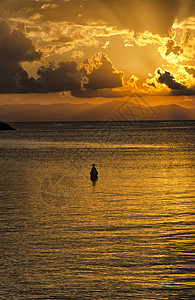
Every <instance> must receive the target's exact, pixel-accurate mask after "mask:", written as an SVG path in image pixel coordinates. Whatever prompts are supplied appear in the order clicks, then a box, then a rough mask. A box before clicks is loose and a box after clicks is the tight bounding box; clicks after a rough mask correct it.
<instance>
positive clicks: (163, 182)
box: [0, 121, 195, 300]
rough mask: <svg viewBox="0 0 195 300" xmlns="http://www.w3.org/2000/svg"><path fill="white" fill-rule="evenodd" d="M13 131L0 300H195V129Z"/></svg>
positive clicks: (5, 178) (125, 125)
mask: <svg viewBox="0 0 195 300" xmlns="http://www.w3.org/2000/svg"><path fill="white" fill-rule="evenodd" d="M9 124H10V125H12V126H13V127H14V128H16V129H17V130H16V131H2V132H0V230H1V236H0V299H13V300H19V299H25V300H29V299H45V300H49V299H57V300H58V299H70V300H71V299H79V300H82V299H83V300H85V299H135V300H136V299H144V300H147V299H155V300H156V299H157V300H160V299H163V300H164V299H195V298H194V291H195V290H194V286H195V285H194V282H195V276H194V270H195V269H194V262H195V261H194V253H195V251H194V249H195V248H194V232H195V230H194V229H195V226H194V225H195V224H194V213H195V204H194V198H195V176H194V175H195V174H194V173H195V172H194V170H195V169H194V162H195V121H175V122H172V121H153V122H150V121H140V122H138V121H136V122H128V121H124V122H117V121H115V122H114V121H107V122H42V123H41V122H36V123H30V122H26V123H9ZM92 164H95V165H96V168H97V170H98V173H99V175H98V180H97V181H94V182H92V181H91V180H90V175H89V174H90V170H91V167H92Z"/></svg>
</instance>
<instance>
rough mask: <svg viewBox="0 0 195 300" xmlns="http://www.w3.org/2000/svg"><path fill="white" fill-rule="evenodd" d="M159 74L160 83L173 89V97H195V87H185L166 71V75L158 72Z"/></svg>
mask: <svg viewBox="0 0 195 300" xmlns="http://www.w3.org/2000/svg"><path fill="white" fill-rule="evenodd" d="M158 74H159V75H160V76H159V78H158V82H160V83H162V84H163V83H164V84H166V86H168V88H170V89H171V95H173V96H182V95H186V96H190V95H195V87H194V86H193V87H191V88H187V87H186V86H185V85H183V84H181V83H179V82H176V81H175V78H174V77H173V76H172V75H171V73H170V72H168V71H165V72H164V73H163V72H161V71H160V70H158Z"/></svg>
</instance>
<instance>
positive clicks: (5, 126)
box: [0, 121, 16, 131]
mask: <svg viewBox="0 0 195 300" xmlns="http://www.w3.org/2000/svg"><path fill="white" fill-rule="evenodd" d="M3 130H16V129H15V128H13V127H11V126H10V125H8V124H6V123H4V122H1V121H0V131H3Z"/></svg>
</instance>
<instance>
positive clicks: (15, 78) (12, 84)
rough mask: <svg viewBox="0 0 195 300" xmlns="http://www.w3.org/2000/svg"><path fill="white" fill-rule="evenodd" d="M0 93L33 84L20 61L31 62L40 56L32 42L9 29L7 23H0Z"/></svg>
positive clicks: (26, 87) (10, 91) (17, 89)
mask: <svg viewBox="0 0 195 300" xmlns="http://www.w3.org/2000/svg"><path fill="white" fill-rule="evenodd" d="M0 33H1V35H0V93H14V92H19V91H20V90H23V88H24V89H27V90H28V88H29V87H30V86H31V85H32V86H34V83H35V80H34V79H33V78H29V77H28V74H27V73H26V72H25V71H24V70H23V68H22V67H21V65H20V63H21V62H32V61H35V60H39V59H40V58H41V53H40V52H39V51H36V49H35V47H34V46H33V44H32V42H31V41H30V40H29V39H27V38H26V37H25V35H24V34H23V33H21V32H20V31H18V30H13V31H11V29H10V27H9V26H8V25H7V23H5V22H2V23H0Z"/></svg>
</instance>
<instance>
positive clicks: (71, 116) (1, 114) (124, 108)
mask: <svg viewBox="0 0 195 300" xmlns="http://www.w3.org/2000/svg"><path fill="white" fill-rule="evenodd" d="M0 118H1V119H3V120H5V121H7V122H8V121H9V122H20V121H21V122H22V121H105V120H111V121H112V120H113V121H115V120H116V121H124V120H130V121H137V120H195V108H192V109H188V108H184V107H182V106H179V105H176V104H171V105H159V106H154V107H146V106H143V105H138V104H134V103H131V102H127V101H112V102H107V103H103V104H89V103H82V104H72V103H58V104H51V105H41V104H15V105H1V106H0Z"/></svg>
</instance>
